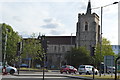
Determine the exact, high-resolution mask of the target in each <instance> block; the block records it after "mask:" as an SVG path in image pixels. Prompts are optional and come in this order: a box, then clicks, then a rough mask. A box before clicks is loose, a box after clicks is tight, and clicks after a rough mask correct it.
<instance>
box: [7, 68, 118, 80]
mask: <svg viewBox="0 0 120 80" xmlns="http://www.w3.org/2000/svg"><path fill="white" fill-rule="evenodd" d="M77 74H78V73H77ZM8 76H9V75H8ZM13 76H14V77H28V78H30V77H31V78H32V77H33V78H35V77H36V78H37V77H38V78H42V77H43V72H34V71H20V74H18V73H15V74H14V75H13ZM44 77H45V78H62V77H63V78H65V77H67V78H73V79H80V80H93V79H92V78H89V77H82V76H76V75H75V74H73V73H72V74H66V73H63V74H60V73H59V70H48V72H45V75H44ZM94 80H108V79H94ZM109 80H114V79H109ZM118 80H119V79H118Z"/></svg>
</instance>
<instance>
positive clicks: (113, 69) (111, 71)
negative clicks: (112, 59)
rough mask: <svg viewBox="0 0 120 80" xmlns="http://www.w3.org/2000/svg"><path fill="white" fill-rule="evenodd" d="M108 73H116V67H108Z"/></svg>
mask: <svg viewBox="0 0 120 80" xmlns="http://www.w3.org/2000/svg"><path fill="white" fill-rule="evenodd" d="M106 72H107V73H108V74H110V73H115V67H112V66H107V69H106Z"/></svg>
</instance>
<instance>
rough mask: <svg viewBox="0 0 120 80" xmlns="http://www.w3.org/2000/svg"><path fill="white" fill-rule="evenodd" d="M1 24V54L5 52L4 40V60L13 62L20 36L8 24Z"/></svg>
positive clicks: (9, 62)
mask: <svg viewBox="0 0 120 80" xmlns="http://www.w3.org/2000/svg"><path fill="white" fill-rule="evenodd" d="M1 25H2V56H3V57H4V54H5V42H6V61H7V62H8V64H14V63H15V60H16V51H17V42H19V41H21V37H20V36H19V35H18V33H17V32H15V31H13V29H12V27H11V26H10V25H7V24H5V23H3V24H1ZM6 36H7V37H6ZM6 38H7V40H6Z"/></svg>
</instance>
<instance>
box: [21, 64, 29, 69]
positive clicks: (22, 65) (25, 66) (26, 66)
mask: <svg viewBox="0 0 120 80" xmlns="http://www.w3.org/2000/svg"><path fill="white" fill-rule="evenodd" d="M20 67H21V68H23V67H24V68H28V67H29V66H28V65H27V64H21V65H20Z"/></svg>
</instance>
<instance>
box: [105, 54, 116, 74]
mask: <svg viewBox="0 0 120 80" xmlns="http://www.w3.org/2000/svg"><path fill="white" fill-rule="evenodd" d="M114 61H115V58H114V56H104V74H105V73H106V71H107V70H106V69H107V67H108V66H109V67H113V66H115V62H114ZM110 70H111V73H112V72H113V69H112V68H111V69H110Z"/></svg>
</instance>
